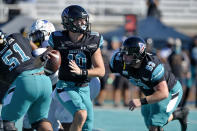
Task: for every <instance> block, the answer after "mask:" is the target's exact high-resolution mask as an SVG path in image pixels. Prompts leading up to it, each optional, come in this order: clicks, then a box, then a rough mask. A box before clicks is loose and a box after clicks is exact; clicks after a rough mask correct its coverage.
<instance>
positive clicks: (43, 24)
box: [23, 19, 100, 131]
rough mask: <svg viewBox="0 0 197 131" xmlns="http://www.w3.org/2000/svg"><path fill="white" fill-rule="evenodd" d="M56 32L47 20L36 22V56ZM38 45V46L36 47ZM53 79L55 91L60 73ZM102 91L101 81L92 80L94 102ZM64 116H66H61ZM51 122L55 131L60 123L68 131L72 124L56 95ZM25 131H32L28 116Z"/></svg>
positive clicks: (33, 28)
mask: <svg viewBox="0 0 197 131" xmlns="http://www.w3.org/2000/svg"><path fill="white" fill-rule="evenodd" d="M54 31H55V27H54V25H53V24H52V23H51V22H49V21H47V20H41V19H40V20H36V21H35V22H34V23H33V24H32V26H31V29H30V35H29V37H30V39H31V40H32V42H33V43H32V45H33V48H34V49H35V50H33V54H34V55H35V56H38V55H41V54H42V53H43V52H44V51H45V50H47V49H46V48H47V47H48V46H49V45H48V39H49V35H50V34H51V33H52V32H54ZM34 43H35V44H36V46H35V45H34ZM49 77H50V78H51V81H52V84H53V89H55V85H56V83H57V81H58V71H57V72H56V73H54V74H52V75H50V76H49ZM99 91H100V81H99V79H98V78H96V77H95V78H92V79H91V82H90V96H91V99H92V100H93V99H94V98H95V97H96V96H97V95H98V93H99ZM60 114H64V115H60ZM48 117H49V118H48V119H49V120H50V121H51V123H52V126H53V129H54V131H57V130H58V129H59V128H60V125H59V123H58V121H60V122H61V124H62V126H63V127H64V129H65V130H66V129H67V130H68V129H69V127H70V125H71V123H72V120H73V118H72V115H71V114H70V113H69V112H68V111H67V110H66V109H64V108H63V106H62V105H61V104H60V103H59V102H58V101H57V98H56V96H55V95H54V97H53V99H52V102H51V106H50V111H49V116H48ZM23 128H24V129H23V130H24V131H29V130H32V129H31V126H30V125H29V122H28V118H27V115H26V116H25V118H24V120H23Z"/></svg>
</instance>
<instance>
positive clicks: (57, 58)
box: [44, 50, 61, 75]
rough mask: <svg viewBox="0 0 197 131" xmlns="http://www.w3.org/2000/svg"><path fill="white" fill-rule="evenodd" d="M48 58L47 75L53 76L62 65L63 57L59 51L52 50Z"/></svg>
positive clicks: (45, 69) (45, 68)
mask: <svg viewBox="0 0 197 131" xmlns="http://www.w3.org/2000/svg"><path fill="white" fill-rule="evenodd" d="M48 56H49V57H48V59H47V60H46V63H45V65H44V71H45V74H46V75H52V74H53V73H55V72H56V71H57V70H58V69H59V67H60V65H61V55H60V52H59V51H58V50H51V51H50V52H49V53H48Z"/></svg>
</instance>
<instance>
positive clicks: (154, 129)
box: [149, 126, 163, 131]
mask: <svg viewBox="0 0 197 131" xmlns="http://www.w3.org/2000/svg"><path fill="white" fill-rule="evenodd" d="M149 131H163V128H162V127H160V126H150V127H149Z"/></svg>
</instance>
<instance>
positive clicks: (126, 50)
mask: <svg viewBox="0 0 197 131" xmlns="http://www.w3.org/2000/svg"><path fill="white" fill-rule="evenodd" d="M121 52H122V53H123V54H125V55H132V56H133V60H132V61H131V62H130V65H135V64H137V63H139V62H140V61H141V60H143V59H144V57H145V56H146V42H145V41H144V40H143V39H142V38H140V37H138V36H132V37H129V38H127V39H126V40H125V41H124V42H123V46H122V48H121Z"/></svg>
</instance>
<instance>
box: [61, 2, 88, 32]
mask: <svg viewBox="0 0 197 131" xmlns="http://www.w3.org/2000/svg"><path fill="white" fill-rule="evenodd" d="M61 17H62V25H63V27H64V29H66V30H68V31H71V32H74V33H86V32H88V31H90V23H89V16H88V13H87V12H86V10H85V9H84V8H82V7H81V6H79V5H71V6H68V7H66V8H65V9H64V10H63V12H62V16H61ZM80 18H81V19H85V20H86V24H85V25H83V26H76V25H74V24H73V22H74V21H75V20H77V19H80Z"/></svg>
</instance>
